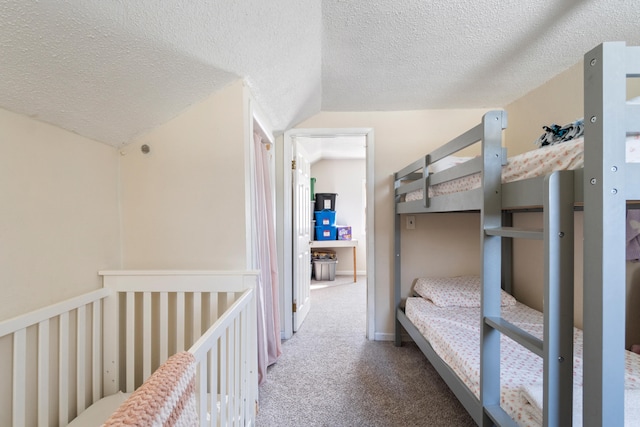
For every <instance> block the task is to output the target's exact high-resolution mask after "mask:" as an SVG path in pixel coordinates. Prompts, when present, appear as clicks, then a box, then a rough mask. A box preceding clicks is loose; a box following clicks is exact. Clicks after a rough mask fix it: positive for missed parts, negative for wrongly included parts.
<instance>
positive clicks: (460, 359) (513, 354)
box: [405, 297, 640, 427]
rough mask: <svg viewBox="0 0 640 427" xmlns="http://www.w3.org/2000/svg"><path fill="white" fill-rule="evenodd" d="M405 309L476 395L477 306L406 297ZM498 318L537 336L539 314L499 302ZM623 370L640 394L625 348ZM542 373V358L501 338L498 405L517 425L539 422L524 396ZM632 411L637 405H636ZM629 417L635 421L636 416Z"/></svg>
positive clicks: (639, 360) (639, 358) (637, 373)
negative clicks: (446, 303) (439, 304)
mask: <svg viewBox="0 0 640 427" xmlns="http://www.w3.org/2000/svg"><path fill="white" fill-rule="evenodd" d="M405 312H406V315H407V317H408V318H409V320H411V322H412V323H413V324H414V325H415V326H416V327H417V329H418V330H419V331H420V333H421V334H422V335H423V336H424V337H425V338H426V339H427V340H428V341H429V343H430V344H431V346H432V347H433V349H434V351H435V352H436V353H437V354H438V355H439V356H440V357H441V358H442V359H443V360H444V361H445V362H446V363H447V364H448V365H449V366H450V367H451V369H452V370H453V371H454V372H455V373H456V374H457V375H458V377H460V379H461V380H462V381H463V382H464V383H465V384H466V385H467V387H469V389H470V390H471V391H472V392H473V393H474V394H475V395H476V397H478V396H479V394H480V393H479V388H480V371H479V366H480V308H478V307H473V308H464V307H438V306H436V305H434V304H433V303H432V302H431V301H428V300H426V299H424V298H420V297H415V298H408V299H407V303H406V308H405ZM502 316H503V317H504V318H505V319H506V320H508V321H509V322H511V323H513V324H515V325H516V326H518V327H520V328H522V329H523V330H525V331H527V332H529V333H531V334H532V335H534V336H536V337H538V338H540V339H542V335H543V317H542V313H540V312H538V311H536V310H533V309H531V308H529V307H527V306H525V305H523V304H521V303H516V304H515V305H508V306H503V307H502ZM574 331H575V333H574V361H573V365H574V387H576V388H580V387H582V331H581V330H579V329H574ZM625 368H626V377H625V382H626V387H627V388H628V389H629V390H633V392H632V393H633V394H632V396H637V395H640V355H637V354H634V353H631V352H628V351H627V352H626V366H625ZM542 377H543V361H542V358H540V357H538V356H536V355H534V354H533V353H531V352H529V351H528V350H526V349H525V348H524V347H522V346H520V345H519V344H516V343H515V342H513V341H512V340H511V339H509V338H507V337H504V336H503V337H502V338H501V368H500V383H501V389H502V390H501V391H502V399H501V406H502V408H503V409H504V410H505V411H506V412H507V414H509V415H510V416H511V417H513V419H514V420H516V421H517V422H518V424H519V425H521V426H524V427H534V426H535V427H539V426H540V421H539V419H540V416H541V415H540V414H541V408H540V407H539V406H536V405H535V402H526V401H525V400H524V398H523V396H524V395H525V393H524V392H525V391H527V390H529V391H535V390H537V388H538V386H539V384H541V382H542ZM638 405H640V402H638ZM629 409H631V408H629ZM635 409H640V406H638V408H635ZM635 413H637V412H635ZM633 414H634V411H633V410H625V415H626V416H633ZM575 419H576V420H581V419H582V414H576V418H575ZM632 420H633V422H637V418H635V419H632ZM576 425H578V424H576ZM627 425H632V424H627Z"/></svg>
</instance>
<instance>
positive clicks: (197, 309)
mask: <svg viewBox="0 0 640 427" xmlns="http://www.w3.org/2000/svg"><path fill="white" fill-rule="evenodd" d="M191 319H192V327H193V333H192V335H193V337H192V339H191V342H190V343H189V344H190V345H192V344H193V343H194V342H196V341H197V340H198V338H200V336H201V335H202V294H201V293H200V292H194V293H193V314H192V317H191Z"/></svg>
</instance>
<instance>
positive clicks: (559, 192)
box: [480, 158, 574, 426]
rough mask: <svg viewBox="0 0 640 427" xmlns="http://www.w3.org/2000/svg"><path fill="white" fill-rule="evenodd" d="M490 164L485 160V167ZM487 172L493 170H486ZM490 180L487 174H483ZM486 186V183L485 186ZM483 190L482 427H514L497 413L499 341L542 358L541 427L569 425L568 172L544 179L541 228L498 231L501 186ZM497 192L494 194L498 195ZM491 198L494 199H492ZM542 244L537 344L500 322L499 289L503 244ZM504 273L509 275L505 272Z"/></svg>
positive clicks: (570, 263) (501, 218)
mask: <svg viewBox="0 0 640 427" xmlns="http://www.w3.org/2000/svg"><path fill="white" fill-rule="evenodd" d="M488 160H490V159H486V158H485V161H488ZM488 167H489V168H490V167H492V166H491V165H490V164H489V166H488ZM485 175H486V176H490V174H485ZM487 184H488V183H487ZM487 184H485V188H486V189H487V190H486V191H485V203H484V210H483V215H482V221H483V235H482V260H483V261H482V262H483V266H482V268H483V272H482V278H483V291H482V328H481V331H482V332H481V334H482V336H481V339H482V344H481V353H480V355H481V356H480V357H481V374H480V378H481V379H480V389H481V391H480V400H481V404H482V408H483V420H482V425H483V426H485V425H486V426H490V425H493V424H496V425H499V426H507V425H516V424H515V422H514V421H513V420H512V419H511V417H509V416H508V415H507V414H506V412H505V411H504V410H503V409H502V408H501V407H500V335H501V334H503V335H505V336H506V337H508V338H510V339H512V340H514V341H515V342H517V343H519V344H520V345H522V346H523V347H525V348H527V349H528V350H529V351H531V352H533V353H534V354H537V355H538V356H540V357H542V358H543V365H544V377H543V385H544V414H543V416H544V425H545V426H566V425H571V424H572V408H573V404H572V402H573V398H572V396H573V200H574V197H573V189H574V182H573V172H571V171H562V172H554V173H552V174H550V175H548V176H547V177H545V183H544V191H545V193H544V206H543V210H544V227H543V229H525V228H518V227H513V226H511V223H509V226H503V223H502V221H504V220H505V219H507V218H509V217H508V216H505V215H504V214H502V213H501V211H500V205H499V200H497V199H498V197H499V193H500V190H499V188H500V186H499V185H498V184H497V183H495V186H494V187H491V185H487ZM496 188H497V189H498V190H497V189H496ZM496 195H497V196H498V197H496ZM503 239H508V240H505V243H507V242H508V243H509V244H510V242H511V240H512V239H537V240H543V241H544V259H545V274H544V277H545V284H544V285H545V286H544V287H545V290H544V301H545V308H544V339H543V340H541V339H539V338H537V337H535V336H533V335H531V334H530V333H528V332H526V331H524V330H522V329H521V328H519V327H517V326H516V325H514V324H512V323H510V322H508V321H507V320H505V319H504V318H502V316H501V314H500V289H501V284H502V282H503V279H506V281H507V283H509V278H503V277H502V273H501V272H502V270H503V267H502V263H503V259H502V243H503V242H502V240H503ZM505 270H506V271H507V272H508V271H510V270H509V269H505Z"/></svg>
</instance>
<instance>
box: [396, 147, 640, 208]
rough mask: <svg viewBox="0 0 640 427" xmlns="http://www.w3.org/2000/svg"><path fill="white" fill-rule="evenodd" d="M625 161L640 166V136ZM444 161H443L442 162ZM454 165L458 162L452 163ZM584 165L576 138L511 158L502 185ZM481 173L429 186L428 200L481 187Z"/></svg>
mask: <svg viewBox="0 0 640 427" xmlns="http://www.w3.org/2000/svg"><path fill="white" fill-rule="evenodd" d="M626 160H627V162H628V163H640V135H633V136H629V137H627V144H626ZM441 162H442V160H441ZM448 163H449V164H451V165H455V164H456V162H454V161H449V162H448ZM583 166H584V138H583V137H581V138H576V139H573V140H571V141H567V142H563V143H562V144H556V145H549V146H545V147H542V148H538V149H535V150H532V151H527V152H526V153H522V154H518V155H517V156H513V157H511V158H509V159H508V161H507V164H506V165H505V166H503V167H502V183H503V184H504V183H507V182H514V181H520V180H523V179H528V178H535V177H537V176H543V175H546V174H548V173H551V172H554V171H558V170H575V169H579V168H581V167H583ZM480 185H481V179H480V173H475V174H472V175H468V176H465V177H462V178H458V179H454V180H451V181H447V182H443V183H441V184H437V185H432V186H431V187H429V197H437V196H442V195H445V194H451V193H457V192H461V191H469V190H473V189H474V188H480ZM421 199H422V190H416V191H412V192H410V193H407V194H406V196H405V201H406V202H410V201H414V200H421Z"/></svg>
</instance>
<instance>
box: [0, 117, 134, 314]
mask: <svg viewBox="0 0 640 427" xmlns="http://www.w3.org/2000/svg"><path fill="white" fill-rule="evenodd" d="M0 148H1V150H2V155H1V156H0V194H2V201H1V202H0V218H1V221H0V295H2V298H0V320H3V319H7V318H10V317H13V316H16V315H18V314H21V313H23V312H26V311H30V310H33V309H36V308H40V307H43V306H45V305H48V304H51V303H53V302H57V301H61V300H64V299H67V298H70V297H73V296H76V295H79V294H82V293H84V292H87V291H90V290H93V289H97V288H99V287H100V286H101V281H100V279H99V277H98V275H97V272H98V270H101V269H114V268H119V267H120V261H121V260H120V227H119V211H118V154H117V150H116V149H115V148H113V147H110V146H108V145H105V144H101V143H99V142H96V141H93V140H91V139H88V138H84V137H81V136H78V135H76V134H74V133H71V132H68V131H65V130H62V129H60V128H57V127H55V126H51V125H48V124H46V123H43V122H40V121H38V120H35V119H32V118H29V117H26V116H23V115H20V114H15V113H12V112H9V111H6V110H2V109H0Z"/></svg>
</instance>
